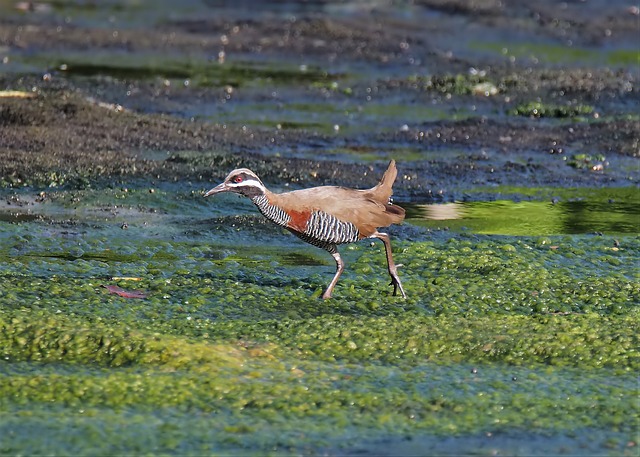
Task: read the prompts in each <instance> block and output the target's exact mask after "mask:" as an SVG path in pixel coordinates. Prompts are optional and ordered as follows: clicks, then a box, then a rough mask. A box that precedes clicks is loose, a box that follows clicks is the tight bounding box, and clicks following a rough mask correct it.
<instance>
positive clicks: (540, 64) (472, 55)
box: [0, 2, 640, 200]
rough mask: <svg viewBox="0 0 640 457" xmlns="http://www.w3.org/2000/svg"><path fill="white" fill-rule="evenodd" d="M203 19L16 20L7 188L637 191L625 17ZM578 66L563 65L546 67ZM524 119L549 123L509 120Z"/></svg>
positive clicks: (475, 9)
mask: <svg viewBox="0 0 640 457" xmlns="http://www.w3.org/2000/svg"><path fill="white" fill-rule="evenodd" d="M209 6H210V7H211V8H207V6H206V5H205V6H203V5H198V6H197V7H195V6H194V8H200V9H201V10H204V12H203V11H201V12H202V13H203V14H202V17H203V18H200V17H199V18H194V17H193V16H192V15H190V14H188V12H187V11H185V12H184V14H183V15H184V16H185V17H183V18H176V17H174V16H180V11H178V13H176V14H173V15H170V14H167V16H166V17H162V18H161V19H159V20H158V21H157V23H156V24H155V25H154V26H151V27H149V26H141V24H139V23H138V21H139V17H138V16H137V15H136V14H135V12H134V13H131V14H128V12H127V11H115V12H111V13H112V16H111V21H112V23H107V24H104V23H100V22H98V23H96V22H95V17H94V16H92V15H88V14H87V12H86V11H79V12H78V11H76V12H75V13H76V16H77V17H76V16H74V15H73V14H72V13H74V11H73V10H72V11H71V12H69V16H64V13H65V11H58V10H57V9H56V7H51V10H45V11H44V12H39V11H38V10H37V9H36V10H34V11H32V12H16V11H10V14H7V15H6V16H5V17H4V19H3V20H2V23H0V26H1V28H0V54H2V55H3V56H4V58H5V63H4V64H3V65H2V66H3V67H4V69H5V70H6V71H5V72H4V73H3V74H2V75H0V87H2V88H3V89H7V90H9V89H10V90H24V91H26V92H28V93H29V94H30V95H31V96H32V97H31V98H3V99H1V101H0V126H2V132H3V134H2V139H1V140H0V174H1V175H2V177H3V182H4V183H5V185H13V186H21V185H29V184H33V185H43V184H44V185H46V184H49V182H48V181H51V178H52V176H53V174H55V177H61V178H62V179H63V180H64V182H67V183H70V184H71V185H73V184H74V183H76V182H78V181H79V182H86V181H87V180H94V179H101V178H107V179H115V180H123V181H126V180H128V179H131V178H134V177H142V178H149V177H151V176H152V177H153V178H154V179H160V180H169V181H171V180H176V179H193V180H199V181H215V180H218V179H219V178H220V177H222V176H223V175H224V174H225V173H226V171H228V169H229V168H232V167H233V166H237V165H244V166H249V167H252V168H255V169H256V171H257V172H258V173H260V174H261V175H264V176H265V181H266V182H268V183H269V184H270V185H275V186H281V185H284V184H289V183H291V184H293V185H300V186H306V185H317V184H320V183H340V184H347V185H352V186H354V187H359V186H368V185H371V184H373V183H374V181H375V179H374V176H373V175H374V174H375V173H373V174H372V173H371V171H372V170H374V169H376V170H380V168H381V167H382V166H384V161H385V160H386V159H387V158H389V157H394V158H395V159H396V160H397V161H398V162H399V163H400V170H401V177H400V179H399V181H398V183H397V186H396V189H397V190H396V193H397V194H399V195H401V196H404V197H405V198H411V199H416V200H428V199H429V198H432V196H433V195H434V194H436V195H437V194H440V195H442V194H445V195H446V194H447V193H450V195H449V199H453V198H454V197H455V196H456V195H459V193H460V192H463V191H464V190H465V189H469V188H473V187H478V186H495V185H501V184H505V185H513V184H516V183H527V184H530V185H536V186H547V187H563V186H564V187H566V186H621V185H622V186H624V185H634V184H637V179H638V176H637V173H636V171H637V161H636V160H637V158H638V154H639V148H640V146H639V143H638V141H639V140H638V131H639V130H640V129H639V127H640V123H639V120H638V115H637V109H636V108H637V106H638V102H640V100H639V97H638V92H637V88H636V78H637V59H638V56H637V52H635V51H634V50H633V48H632V47H630V43H631V42H632V38H633V34H634V31H636V28H635V27H636V26H637V15H636V14H635V13H634V11H633V10H630V9H628V8H626V9H625V8H624V7H623V5H622V4H620V5H619V6H618V7H617V8H616V9H615V10H614V12H613V13H612V14H610V15H607V16H605V17H603V16H602V15H592V14H587V13H588V11H582V9H581V8H580V7H578V6H577V5H574V4H565V5H564V6H563V7H562V8H561V9H560V10H559V11H556V10H557V8H551V5H546V4H541V5H537V6H526V7H525V6H523V5H519V4H517V5H513V6H511V5H501V4H500V3H499V2H484V3H482V5H476V4H475V3H473V4H469V3H468V2H459V3H456V2H453V3H452V2H418V3H417V4H415V5H413V6H411V7H408V6H407V7H406V8H405V11H403V8H402V7H394V6H391V5H384V4H383V5H380V6H378V7H370V8H368V7H365V6H362V5H359V4H355V5H353V6H352V8H348V6H343V9H342V10H341V9H340V8H339V6H340V5H334V7H335V8H337V10H336V11H337V13H333V12H332V10H331V6H332V5H331V4H330V3H327V4H324V3H320V4H316V5H310V6H309V8H308V9H305V8H302V7H300V8H296V7H294V6H292V5H289V6H282V5H280V6H281V8H280V9H277V10H275V12H272V11H270V10H269V8H266V7H265V8H264V10H261V11H260V14H250V11H248V10H247V9H243V8H241V7H240V8H222V9H221V10H220V11H221V12H222V13H223V14H219V12H217V11H216V8H215V7H214V6H215V5H209ZM584 8H585V10H588V9H589V8H588V7H586V6H585V7H584ZM185 9H186V10H188V8H185ZM545 11H554V15H553V20H551V19H550V14H549V13H545ZM214 12H215V13H216V14H214ZM99 13H101V12H100V11H98V12H97V13H96V12H93V13H92V14H95V15H97V16H99ZM108 13H109V11H105V12H104V14H108ZM556 13H557V14H556ZM139 14H141V13H139ZM65 17H66V19H67V20H65ZM372 19H373V20H372ZM463 26H464V27H463ZM456 29H458V30H459V31H457V30H456ZM451 30H456V32H455V33H453V35H452V33H451ZM482 31H487V33H488V36H486V37H485V39H484V41H475V42H470V39H471V38H474V37H475V38H477V37H476V35H477V34H479V33H481V32H482ZM503 36H511V39H512V41H508V40H506V41H503V42H499V41H498V40H499V38H501V37H503ZM498 43H501V46H502V47H501V48H500V50H499V51H497V52H494V53H492V51H491V46H494V47H495V46H497V44H498ZM528 43H529V44H530V43H533V44H531V46H530V49H528V48H526V45H527V44H528ZM541 43H544V44H541ZM481 45H484V48H483V49H484V51H481V50H479V49H480V48H482V46H481ZM490 45H491V46H490ZM545 45H546V46H547V48H545V47H544V46H545ZM510 47H512V48H513V49H517V48H518V47H520V48H522V51H517V50H515V51H513V52H514V53H513V54H512V53H511V52H512V51H510ZM563 47H564V48H563ZM563 49H564V51H563ZM574 49H577V50H579V51H580V52H581V54H580V53H578V56H577V57H576V58H575V59H573V60H571V59H567V60H568V64H566V65H563V64H562V62H560V63H558V62H556V60H555V59H554V58H552V55H553V54H554V53H555V54H559V55H560V56H562V54H563V52H564V53H565V54H567V55H570V53H571V52H572V50H574ZM474 50H475V52H472V51H474ZM625 50H627V51H626V54H623V55H624V56H626V57H625V58H622V57H616V56H619V55H621V53H622V52H624V51H625ZM517 52H520V54H522V55H516V54H517ZM136 56H138V58H136ZM616 58H618V60H619V61H618V62H616V61H615V59H616ZM531 102H537V103H539V104H540V105H541V106H542V107H545V106H551V107H552V108H553V109H551V110H548V111H549V112H550V113H553V114H551V115H550V116H548V117H542V116H539V115H538V114H537V112H536V110H535V109H534V110H533V111H532V112H531V113H528V114H529V115H527V112H525V114H524V115H522V113H520V114H515V113H516V112H517V109H518V107H519V105H522V104H526V103H531ZM296 103H298V104H299V103H303V104H305V105H306V106H305V107H304V109H303V110H301V109H300V108H299V107H296V106H295V105H296ZM257 104H260V105H261V109H262V110H263V115H262V116H261V117H260V119H256V118H255V114H254V113H255V111H256V110H255V106H256V105H257ZM289 106H291V108H289ZM581 106H587V107H589V109H588V110H587V111H586V112H588V114H577V113H580V111H575V109H574V108H575V107H581ZM231 110H232V111H231ZM572 110H573V111H572ZM230 111H231V114H232V115H231V116H227V114H229V113H230ZM540 111H542V110H540ZM288 112H291V113H292V115H293V116H294V117H295V118H296V119H297V121H298V123H296V122H287V120H286V119H287V117H288ZM368 112H371V113H372V114H367V113H368ZM323 113H324V114H323ZM327 113H328V114H327ZM378 114H379V115H378ZM278 118H282V119H283V120H282V121H281V122H278ZM270 121H272V122H271V125H268V124H269V122H270ZM265 124H267V125H265ZM363 124H364V125H366V124H369V125H370V126H371V128H366V129H365V128H363V127H364V125H363ZM336 150H338V152H335V151H336ZM180 151H191V152H195V153H194V154H190V155H189V156H183V155H181V154H180ZM452 151H453V153H452ZM150 152H151V153H157V152H167V154H166V156H165V157H164V158H163V160H157V159H156V160H150V159H149V153H150ZM336 154H337V155H336ZM575 155H586V160H583V162H584V163H581V164H579V165H583V166H576V160H575V159H574V156H575ZM318 159H320V160H318ZM363 159H364V160H366V161H367V162H371V161H372V160H375V162H376V163H373V164H371V163H367V164H366V165H363V164H362V162H363Z"/></svg>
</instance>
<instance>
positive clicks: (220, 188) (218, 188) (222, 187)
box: [204, 183, 229, 197]
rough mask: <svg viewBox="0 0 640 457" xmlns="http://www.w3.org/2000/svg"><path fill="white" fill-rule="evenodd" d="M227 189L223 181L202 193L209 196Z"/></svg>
mask: <svg viewBox="0 0 640 457" xmlns="http://www.w3.org/2000/svg"><path fill="white" fill-rule="evenodd" d="M228 190H229V188H228V187H227V185H226V184H225V183H222V184H218V185H217V186H216V187H214V188H213V189H209V190H208V191H206V192H205V193H204V196H205V197H209V196H211V195H214V194H219V193H220V192H227V191H228Z"/></svg>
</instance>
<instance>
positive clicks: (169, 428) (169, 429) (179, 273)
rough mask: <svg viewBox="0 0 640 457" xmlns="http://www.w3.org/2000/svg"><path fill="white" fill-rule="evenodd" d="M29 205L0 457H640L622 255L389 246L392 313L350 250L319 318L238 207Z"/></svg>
mask: <svg viewBox="0 0 640 457" xmlns="http://www.w3.org/2000/svg"><path fill="white" fill-rule="evenodd" d="M29 195H30V194H29V193H28V191H24V192H22V193H17V194H15V193H14V194H13V197H12V201H13V202H14V203H16V202H18V203H19V202H22V203H23V204H24V205H25V206H23V208H25V207H26V208H30V209H29V211H25V210H13V211H7V210H5V212H3V217H2V218H1V219H2V220H1V221H0V258H1V259H2V262H1V263H0V275H1V277H2V280H1V282H0V355H1V356H2V358H1V360H2V361H1V362H0V404H1V409H0V437H2V438H1V439H0V453H2V454H21V455H34V454H45V453H46V454H64V455H78V454H83V455H107V454H108V455H113V454H121V453H127V454H131V453H143V454H148V453H152V454H154V455H162V454H180V455H201V454H224V455H252V454H254V455H264V454H270V453H271V454H274V455H283V454H289V453H291V454H318V453H328V454H341V455H342V454H356V453H360V454H362V453H367V452H373V451H375V452H377V453H380V452H382V453H386V454H388V455H398V454H402V455H407V454H409V455H410V454H424V453H429V452H432V453H438V454H447V453H452V454H460V453H475V454H479V455H489V454H492V453H495V452H500V453H506V454H520V455H530V454H532V453H538V454H540V455H543V454H557V453H560V452H568V453H570V454H575V453H576V452H580V453H582V454H587V455H588V454H597V455H602V454H605V455H621V454H622V455H637V445H636V443H637V442H638V441H637V440H638V436H637V433H638V426H639V422H638V417H639V416H638V415H639V411H638V409H639V403H638V393H639V392H638V381H637V375H638V367H639V365H640V363H639V362H640V360H639V358H638V352H637V351H638V299H639V292H640V285H639V282H638V268H637V259H638V254H639V253H640V239H639V238H638V237H637V235H635V234H633V233H620V234H617V235H615V236H611V235H607V234H604V235H602V234H579V235H540V236H508V235H491V234H477V233H474V232H473V231H464V230H461V231H443V230H438V229H435V230H430V229H424V230H423V229H421V228H420V227H418V226H416V225H411V224H408V225H407V224H405V226H403V227H404V229H400V230H399V231H398V232H397V233H396V234H395V235H394V240H393V243H394V249H395V252H396V258H397V262H398V263H402V264H403V267H402V268H401V276H402V279H403V282H404V284H405V288H406V291H407V295H408V296H409V297H408V299H407V300H402V299H399V298H397V297H392V296H391V287H390V286H389V285H388V278H387V274H386V270H385V263H384V262H385V260H384V250H383V247H382V244H369V243H367V242H361V243H359V244H356V245H352V246H351V247H345V248H343V252H344V257H345V260H346V262H347V271H346V273H345V275H344V276H343V278H342V280H341V282H340V283H339V285H338V287H337V288H336V290H335V298H334V299H332V300H328V301H323V300H321V299H319V295H320V293H321V291H322V288H323V287H324V286H325V285H326V284H325V283H326V282H327V279H328V278H330V276H331V274H332V273H333V265H332V260H331V259H330V258H328V256H326V255H325V253H324V252H323V251H320V250H317V249H315V248H313V247H310V246H307V245H305V244H303V243H301V242H299V241H297V239H295V237H292V236H290V235H287V234H283V233H281V230H279V229H277V228H275V227H273V226H271V225H268V224H266V223H264V222H263V220H262V219H261V217H260V216H259V215H258V214H256V212H255V211H254V212H250V211H247V210H248V209H249V208H251V206H250V204H248V203H246V202H244V201H240V199H235V200H234V199H229V200H224V199H222V202H221V203H218V204H215V205H214V204H212V203H211V202H210V201H206V200H204V199H202V197H201V193H200V191H199V190H195V189H194V190H193V191H182V192H175V189H171V188H168V189H165V190H163V189H161V188H158V189H153V191H150V190H149V189H147V188H140V189H101V190H85V191H58V192H52V193H51V194H41V195H40V199H35V200H29ZM36 200H38V201H36ZM113 201H117V202H118V205H116V206H114V205H109V204H107V202H113ZM229 202H233V208H231V207H228V208H227V209H226V211H230V210H231V209H232V210H233V212H232V213H231V212H230V213H228V214H227V213H225V212H224V210H223V209H221V208H225V207H226V206H227V205H225V203H229ZM245 205H246V206H245ZM14 206H16V205H14ZM229 206H231V205H229ZM17 207H18V208H19V207H20V205H17ZM233 213H235V214H238V213H242V214H245V216H240V217H237V216H234V215H232V214H233ZM412 227H413V228H412ZM483 227H485V226H484V225H483ZM403 230H404V231H403ZM111 292H115V293H111ZM131 297H138V298H131Z"/></svg>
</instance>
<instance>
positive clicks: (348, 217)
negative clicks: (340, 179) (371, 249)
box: [269, 161, 404, 238]
mask: <svg viewBox="0 0 640 457" xmlns="http://www.w3.org/2000/svg"><path fill="white" fill-rule="evenodd" d="M396 174H397V171H396V168H395V163H394V162H393V161H392V162H391V163H390V164H389V168H388V169H387V171H386V172H385V174H384V176H383V177H382V179H381V181H380V183H379V184H378V185H377V186H375V187H374V188H372V189H366V190H356V189H347V188H345V187H334V186H323V187H314V188H311V189H303V190H296V191H293V192H287V193H284V194H271V195H270V196H269V199H270V200H271V201H272V203H274V204H277V205H278V206H279V207H281V208H283V209H285V211H287V212H289V211H293V212H297V213H304V214H310V213H312V212H314V211H323V212H325V213H328V214H331V215H332V216H335V217H336V218H338V219H339V220H341V221H344V222H351V223H352V224H354V225H355V226H356V227H357V228H358V231H359V232H360V235H361V236H362V237H363V238H364V237H367V236H370V235H372V234H373V233H375V231H376V229H377V228H378V227H387V226H389V225H391V224H399V223H400V222H402V221H403V220H404V209H402V208H401V207H399V206H397V205H392V204H389V203H388V202H389V197H390V196H391V186H392V185H393V181H394V180H395V177H396Z"/></svg>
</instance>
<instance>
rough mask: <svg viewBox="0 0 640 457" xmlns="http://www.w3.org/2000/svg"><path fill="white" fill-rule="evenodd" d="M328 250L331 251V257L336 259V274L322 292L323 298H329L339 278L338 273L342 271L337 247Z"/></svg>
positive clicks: (342, 267)
mask: <svg viewBox="0 0 640 457" xmlns="http://www.w3.org/2000/svg"><path fill="white" fill-rule="evenodd" d="M327 250H328V249H327ZM328 251H329V252H330V253H331V255H332V256H333V258H334V259H335V260H336V274H335V276H334V277H333V279H332V280H331V282H330V283H329V287H327V290H325V291H324V293H323V294H322V298H323V299H325V300H326V299H327V298H331V293H332V292H333V288H334V287H335V286H336V284H337V282H338V278H340V275H341V274H342V272H343V271H344V262H343V261H342V258H341V257H340V253H339V252H338V249H337V248H336V247H335V246H334V247H333V249H332V250H328Z"/></svg>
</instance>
